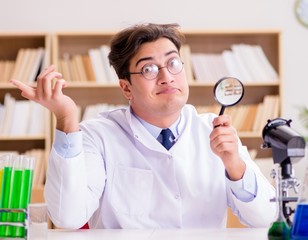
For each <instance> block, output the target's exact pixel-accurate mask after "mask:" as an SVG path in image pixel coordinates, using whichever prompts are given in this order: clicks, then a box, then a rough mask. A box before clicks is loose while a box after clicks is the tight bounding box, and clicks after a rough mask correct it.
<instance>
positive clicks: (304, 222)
mask: <svg viewBox="0 0 308 240" xmlns="http://www.w3.org/2000/svg"><path fill="white" fill-rule="evenodd" d="M291 238H292V240H308V168H307V169H306V174H305V178H304V182H303V184H302V187H301V192H300V197H299V199H298V202H297V206H296V208H295V214H294V219H293V225H292V228H291Z"/></svg>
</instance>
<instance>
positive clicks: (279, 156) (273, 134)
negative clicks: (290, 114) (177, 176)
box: [261, 118, 306, 226]
mask: <svg viewBox="0 0 308 240" xmlns="http://www.w3.org/2000/svg"><path fill="white" fill-rule="evenodd" d="M290 123H291V120H286V119H283V118H276V119H273V120H268V122H267V124H266V126H265V127H264V128H263V132H262V137H263V140H264V143H263V144H262V146H261V148H272V156H273V161H274V164H279V165H280V171H279V174H281V176H276V177H279V178H280V179H281V184H280V185H279V187H280V188H281V189H279V191H280V192H281V196H282V197H281V199H278V201H282V211H283V215H284V217H285V219H286V221H287V223H288V225H289V226H291V225H292V222H291V220H290V216H291V215H292V214H293V213H294V211H295V210H292V208H291V207H289V206H288V203H289V202H296V201H297V199H298V198H297V197H289V194H288V189H291V188H292V189H293V190H294V192H295V193H296V194H297V193H298V186H299V181H298V180H297V178H296V177H294V171H293V169H292V164H293V163H297V162H298V161H299V160H300V158H302V157H304V156H305V147H306V142H305V139H304V138H303V137H302V136H300V135H299V134H298V133H297V132H295V131H294V130H292V129H291V126H290ZM277 198H278V196H277ZM271 201H277V199H271Z"/></svg>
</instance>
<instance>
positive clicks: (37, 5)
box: [0, 0, 308, 134]
mask: <svg viewBox="0 0 308 240" xmlns="http://www.w3.org/2000/svg"><path fill="white" fill-rule="evenodd" d="M294 4H295V0H283V1H282V0H257V1H252V0H233V1H230V0H215V1H213V0H190V1H185V0H183V1H178V0H155V1H153V0H152V1H149V0H147V1H146V0H129V1H128V0H122V1H121V0H112V1H104V0H87V1H84V0H83V1H82V0H53V1H46V0H27V1H18V0H6V1H5V0H0V32H1V31H13V32H14V31H49V32H52V31H63V30H68V31H72V30H76V31H79V30H86V31H89V30H115V29H121V28H123V27H126V26H128V25H130V24H134V23H137V22H160V23H165V22H178V23H180V24H181V26H182V28H184V29H222V30H225V29H281V30H282V32H283V39H282V40H283V44H282V60H283V64H282V66H283V116H282V117H285V118H288V119H289V118H290V119H292V120H293V122H292V127H293V128H294V129H296V130H298V131H301V132H302V133H304V131H303V130H304V128H303V126H302V124H301V122H300V121H299V120H298V110H297V108H296V106H298V105H303V104H305V105H306V106H308V96H307V90H308V66H307V61H308V28H304V27H303V26H302V25H300V24H299V23H298V22H297V20H296V18H295V15H294ZM306 133H307V132H306ZM307 134H308V133H307Z"/></svg>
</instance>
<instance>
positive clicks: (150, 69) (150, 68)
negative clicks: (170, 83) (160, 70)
mask: <svg viewBox="0 0 308 240" xmlns="http://www.w3.org/2000/svg"><path fill="white" fill-rule="evenodd" d="M155 69H157V67H156V65H153V64H151V65H146V66H144V67H143V69H142V72H143V73H152V72H155Z"/></svg>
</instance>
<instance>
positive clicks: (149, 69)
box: [142, 64, 159, 80]
mask: <svg viewBox="0 0 308 240" xmlns="http://www.w3.org/2000/svg"><path fill="white" fill-rule="evenodd" d="M158 71H159V70H158V67H157V66H156V65H155V64H146V65H144V67H143V68H142V75H143V76H144V77H145V78H146V79H149V80H152V79H154V78H156V77H157V74H158Z"/></svg>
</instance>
